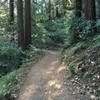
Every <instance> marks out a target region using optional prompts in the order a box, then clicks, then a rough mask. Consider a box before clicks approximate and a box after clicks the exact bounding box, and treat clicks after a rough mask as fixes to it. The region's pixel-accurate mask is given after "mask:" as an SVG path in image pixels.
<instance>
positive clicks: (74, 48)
mask: <svg viewBox="0 0 100 100" xmlns="http://www.w3.org/2000/svg"><path fill="white" fill-rule="evenodd" d="M85 48H86V44H85V42H78V43H77V44H74V45H72V46H71V51H70V54H71V55H73V54H75V53H77V52H78V51H80V50H82V49H85Z"/></svg>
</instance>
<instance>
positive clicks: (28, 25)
mask: <svg viewBox="0 0 100 100" xmlns="http://www.w3.org/2000/svg"><path fill="white" fill-rule="evenodd" d="M31 42H32V39H31V0H25V47H26V48H29V46H30V44H31Z"/></svg>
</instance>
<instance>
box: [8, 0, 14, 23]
mask: <svg viewBox="0 0 100 100" xmlns="http://www.w3.org/2000/svg"><path fill="white" fill-rule="evenodd" d="M9 23H10V25H11V24H12V23H14V0H9Z"/></svg>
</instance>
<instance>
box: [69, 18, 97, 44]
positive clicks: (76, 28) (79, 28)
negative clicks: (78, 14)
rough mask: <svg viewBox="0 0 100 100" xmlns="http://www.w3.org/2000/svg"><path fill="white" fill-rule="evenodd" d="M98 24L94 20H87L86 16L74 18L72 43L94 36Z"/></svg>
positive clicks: (71, 28)
mask: <svg viewBox="0 0 100 100" xmlns="http://www.w3.org/2000/svg"><path fill="white" fill-rule="evenodd" d="M95 27H96V24H95V23H94V22H93V21H87V20H85V19H84V18H73V21H72V24H71V27H70V32H71V43H73V42H79V41H80V40H86V39H88V38H89V37H91V36H92V33H93V32H94V29H95Z"/></svg>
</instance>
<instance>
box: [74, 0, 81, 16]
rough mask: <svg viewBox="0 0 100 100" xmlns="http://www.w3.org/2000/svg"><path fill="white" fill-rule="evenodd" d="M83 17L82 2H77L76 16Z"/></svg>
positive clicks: (77, 0)
mask: <svg viewBox="0 0 100 100" xmlns="http://www.w3.org/2000/svg"><path fill="white" fill-rule="evenodd" d="M81 15H82V0H75V16H76V17H81Z"/></svg>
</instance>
